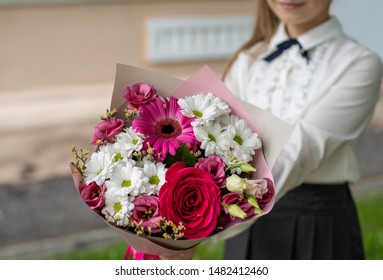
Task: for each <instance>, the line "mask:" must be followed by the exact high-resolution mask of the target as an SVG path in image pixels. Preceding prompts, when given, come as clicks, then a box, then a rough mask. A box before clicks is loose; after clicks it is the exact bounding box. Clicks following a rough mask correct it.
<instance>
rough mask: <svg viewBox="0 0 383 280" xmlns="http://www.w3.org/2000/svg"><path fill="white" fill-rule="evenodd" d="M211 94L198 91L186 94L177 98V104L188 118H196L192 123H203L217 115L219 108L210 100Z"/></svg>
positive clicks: (219, 111) (218, 114)
mask: <svg viewBox="0 0 383 280" xmlns="http://www.w3.org/2000/svg"><path fill="white" fill-rule="evenodd" d="M212 100H213V98H212V94H211V96H210V95H209V94H208V95H206V94H204V93H200V94H197V95H192V96H186V97H185V98H180V99H179V100H178V105H179V106H180V107H181V108H182V109H181V113H182V114H183V115H184V116H186V117H188V118H196V119H195V120H194V121H193V122H192V125H193V126H194V125H199V124H205V123H206V122H208V121H211V120H214V119H215V118H217V117H219V116H220V114H221V110H220V109H219V108H218V107H217V105H216V104H214V103H213V102H212Z"/></svg>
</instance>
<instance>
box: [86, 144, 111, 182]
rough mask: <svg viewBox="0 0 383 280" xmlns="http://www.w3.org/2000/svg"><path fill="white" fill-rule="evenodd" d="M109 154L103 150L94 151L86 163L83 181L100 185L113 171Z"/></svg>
mask: <svg viewBox="0 0 383 280" xmlns="http://www.w3.org/2000/svg"><path fill="white" fill-rule="evenodd" d="M110 159H111V156H110V154H108V153H105V152H104V151H98V152H94V153H93V154H92V156H91V158H90V160H89V161H88V162H87V163H86V165H85V167H86V173H85V182H86V183H87V184H89V183H90V182H96V183H97V185H99V186H101V185H102V184H104V182H105V180H106V179H107V178H108V177H109V175H110V174H111V173H112V171H113V167H114V165H113V162H112V161H111V160H110Z"/></svg>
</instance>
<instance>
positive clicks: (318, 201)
mask: <svg viewBox="0 0 383 280" xmlns="http://www.w3.org/2000/svg"><path fill="white" fill-rule="evenodd" d="M224 259H258V260H294V259H295V260H315V259H317V260H335V259H338V260H353V259H364V250H363V243H362V235H361V230H360V226H359V221H358V215H357V211H356V208H355V204H354V200H353V198H352V195H351V192H350V189H349V187H348V185H347V184H344V185H313V184H302V185H301V186H299V187H297V188H295V189H294V190H292V191H290V192H288V193H287V194H286V195H285V196H284V197H283V198H282V199H281V200H280V201H278V203H276V205H275V206H274V208H273V210H272V211H271V212H270V213H269V214H267V215H265V216H263V217H260V218H259V219H258V220H257V221H256V222H255V223H254V225H253V226H252V227H251V228H250V230H248V231H246V232H244V233H241V234H240V235H237V236H236V237H234V238H232V239H229V240H228V241H226V243H225V247H224Z"/></svg>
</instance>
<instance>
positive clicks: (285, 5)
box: [277, 2, 304, 11]
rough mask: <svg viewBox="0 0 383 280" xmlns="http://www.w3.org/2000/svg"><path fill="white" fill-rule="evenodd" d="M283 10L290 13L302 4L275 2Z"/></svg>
mask: <svg viewBox="0 0 383 280" xmlns="http://www.w3.org/2000/svg"><path fill="white" fill-rule="evenodd" d="M277 3H278V5H280V6H281V7H282V8H283V9H285V10H288V11H291V10H295V9H298V8H300V7H302V6H303V5H304V3H292V2H277Z"/></svg>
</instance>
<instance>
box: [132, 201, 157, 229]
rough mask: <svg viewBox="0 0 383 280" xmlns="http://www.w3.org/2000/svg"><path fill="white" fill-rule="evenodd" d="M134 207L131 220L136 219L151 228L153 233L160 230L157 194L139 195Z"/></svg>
mask: <svg viewBox="0 0 383 280" xmlns="http://www.w3.org/2000/svg"><path fill="white" fill-rule="evenodd" d="M132 203H133V204H134V209H133V213H132V215H131V216H130V221H131V222H132V221H136V222H137V223H141V225H142V226H143V227H144V228H145V229H148V227H150V228H151V231H152V232H153V233H158V232H160V229H159V228H158V225H157V223H159V222H160V218H161V217H160V211H159V206H160V205H159V201H158V197H156V196H138V197H136V198H135V199H134V200H133V202H132Z"/></svg>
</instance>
